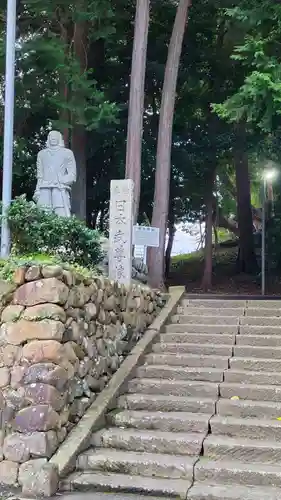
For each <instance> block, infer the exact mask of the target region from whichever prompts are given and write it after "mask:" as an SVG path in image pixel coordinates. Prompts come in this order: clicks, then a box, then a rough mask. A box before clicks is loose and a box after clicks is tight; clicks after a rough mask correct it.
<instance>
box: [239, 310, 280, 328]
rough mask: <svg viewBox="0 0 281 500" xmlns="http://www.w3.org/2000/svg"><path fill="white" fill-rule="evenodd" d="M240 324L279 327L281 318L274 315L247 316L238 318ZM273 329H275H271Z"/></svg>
mask: <svg viewBox="0 0 281 500" xmlns="http://www.w3.org/2000/svg"><path fill="white" fill-rule="evenodd" d="M240 324H241V325H243V326H259V327H262V328H267V327H270V328H271V327H275V328H277V331H278V327H279V328H280V327H281V318H279V317H275V316H249V315H248V314H247V316H244V317H241V318H240ZM273 331H275V329H274V330H273Z"/></svg>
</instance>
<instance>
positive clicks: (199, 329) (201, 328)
mask: <svg viewBox="0 0 281 500" xmlns="http://www.w3.org/2000/svg"><path fill="white" fill-rule="evenodd" d="M212 317H213V316H212ZM213 318H214V317H213ZM201 319H202V320H203V319H204V316H202V318H201V317H198V318H197V319H196V321H195V322H194V323H189V324H180V323H174V324H173V323H171V324H170V325H167V326H165V329H164V332H166V333H209V334H210V335H217V334H225V335H234V334H237V333H238V326H239V325H238V323H237V324H234V325H225V324H222V325H220V324H217V325H216V324H213V323H207V322H206V323H202V321H201ZM215 319H216V318H215ZM199 321H200V323H199Z"/></svg>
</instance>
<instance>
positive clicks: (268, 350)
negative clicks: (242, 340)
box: [233, 335, 281, 359]
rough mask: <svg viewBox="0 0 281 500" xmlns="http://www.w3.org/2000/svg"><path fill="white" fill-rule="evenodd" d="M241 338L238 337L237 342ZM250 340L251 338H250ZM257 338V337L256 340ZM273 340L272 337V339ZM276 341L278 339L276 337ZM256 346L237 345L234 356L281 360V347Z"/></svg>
mask: <svg viewBox="0 0 281 500" xmlns="http://www.w3.org/2000/svg"><path fill="white" fill-rule="evenodd" d="M238 337H240V335H237V337H236V341H237V339H238ZM248 338H249V337H248ZM256 338H257V337H255V339H256ZM270 338H272V337H270ZM274 338H275V339H276V338H277V337H274ZM265 342H266V340H265ZM266 346H267V344H266V343H265V345H264V346H256V345H255V344H254V345H249V344H248V345H241V344H240V345H235V346H234V349H233V350H234V356H235V357H237V358H251V357H252V358H263V359H264V358H267V359H281V347H274V346H273V347H272V346H271V347H266Z"/></svg>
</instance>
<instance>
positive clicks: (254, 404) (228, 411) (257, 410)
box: [216, 399, 281, 425]
mask: <svg viewBox="0 0 281 500" xmlns="http://www.w3.org/2000/svg"><path fill="white" fill-rule="evenodd" d="M216 406H217V413H218V415H220V416H222V417H235V418H236V417H237V418H244V419H248V418H250V419H251V418H258V419H274V420H277V418H281V403H278V402H272V401H251V400H246V401H245V400H243V399H239V400H230V399H219V401H218V402H217V405H216ZM245 424H246V422H245ZM279 425H281V424H279Z"/></svg>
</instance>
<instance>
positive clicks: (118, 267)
mask: <svg viewBox="0 0 281 500" xmlns="http://www.w3.org/2000/svg"><path fill="white" fill-rule="evenodd" d="M133 200H134V183H133V181H132V180H131V179H122V180H112V181H111V184H110V209H109V278H110V279H112V280H114V281H118V282H119V283H123V284H124V285H127V286H129V285H130V284H131V280H132V232H133Z"/></svg>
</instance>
